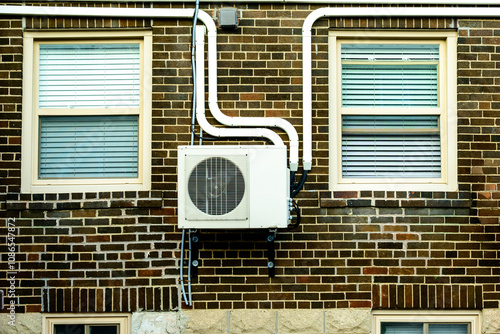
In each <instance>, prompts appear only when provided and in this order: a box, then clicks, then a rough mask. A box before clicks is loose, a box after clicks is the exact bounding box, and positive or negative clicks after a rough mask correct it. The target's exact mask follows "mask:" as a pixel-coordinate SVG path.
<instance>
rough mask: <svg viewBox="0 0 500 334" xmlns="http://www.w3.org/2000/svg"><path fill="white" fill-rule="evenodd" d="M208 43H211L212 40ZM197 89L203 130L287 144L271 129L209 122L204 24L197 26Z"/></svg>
mask: <svg viewBox="0 0 500 334" xmlns="http://www.w3.org/2000/svg"><path fill="white" fill-rule="evenodd" d="M209 36H210V35H209ZM208 45H210V42H209V43H208ZM212 60H213V59H212ZM209 64H210V59H209ZM196 90H197V94H196V99H197V101H196V120H197V121H198V124H199V125H200V126H201V127H202V128H203V130H204V131H206V132H207V133H209V134H210V135H212V136H215V137H265V138H268V139H270V140H271V141H272V142H273V143H274V144H275V145H278V146H284V145H285V144H283V140H281V137H280V136H278V134H277V133H276V132H274V131H271V130H269V129H264V128H259V129H253V128H250V129H234V128H217V127H214V126H213V125H212V124H210V123H208V121H207V118H206V116H205V27H203V26H198V27H196Z"/></svg>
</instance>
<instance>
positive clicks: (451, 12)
mask: <svg viewBox="0 0 500 334" xmlns="http://www.w3.org/2000/svg"><path fill="white" fill-rule="evenodd" d="M378 3H380V4H385V3H387V1H379V2H378ZM394 3H403V2H402V1H395V2H394ZM490 3H491V1H490ZM496 4H497V5H498V3H496ZM325 17H338V18H346V17H468V18H474V17H493V18H498V17H500V8H499V7H323V8H319V9H316V10H314V11H313V12H311V13H310V14H309V15H308V16H307V18H306V19H305V20H304V24H303V26H302V77H303V78H302V80H303V82H302V100H303V115H302V118H303V129H302V131H303V150H304V153H303V156H302V159H303V166H304V169H305V170H310V169H311V166H312V50H311V47H312V33H311V32H312V26H313V24H314V23H315V22H316V21H317V20H318V19H321V18H325Z"/></svg>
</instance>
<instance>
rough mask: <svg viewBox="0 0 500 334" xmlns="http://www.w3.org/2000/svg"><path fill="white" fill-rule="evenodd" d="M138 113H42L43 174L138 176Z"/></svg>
mask: <svg viewBox="0 0 500 334" xmlns="http://www.w3.org/2000/svg"><path fill="white" fill-rule="evenodd" d="M137 148H138V116H137V115H126V116H118V115H117V116H42V117H40V156H39V177H40V178H88V177H92V178H117V177H120V178H124V177H137V175H138V174H137V172H138V167H137V166H138V149H137Z"/></svg>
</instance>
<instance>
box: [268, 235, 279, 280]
mask: <svg viewBox="0 0 500 334" xmlns="http://www.w3.org/2000/svg"><path fill="white" fill-rule="evenodd" d="M276 232H277V230H276V229H269V233H268V234H267V270H268V271H267V273H268V275H269V277H274V276H275V275H276V272H275V267H276V264H275V256H276V254H275V245H274V240H276Z"/></svg>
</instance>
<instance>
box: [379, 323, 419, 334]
mask: <svg viewBox="0 0 500 334" xmlns="http://www.w3.org/2000/svg"><path fill="white" fill-rule="evenodd" d="M381 332H382V334H423V333H424V324H423V323H413V322H383V323H382V328H381Z"/></svg>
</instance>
